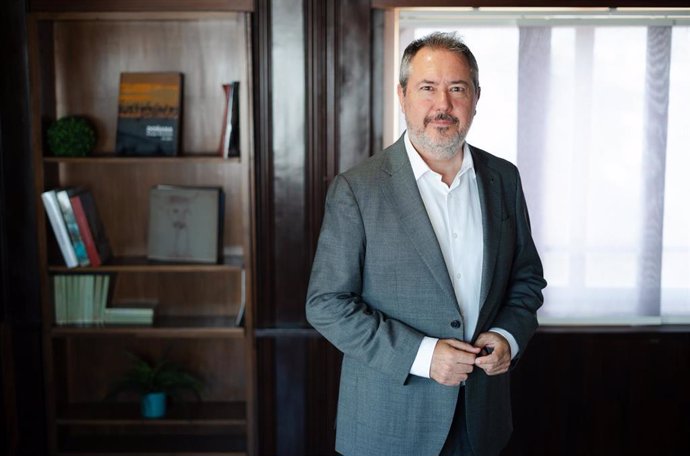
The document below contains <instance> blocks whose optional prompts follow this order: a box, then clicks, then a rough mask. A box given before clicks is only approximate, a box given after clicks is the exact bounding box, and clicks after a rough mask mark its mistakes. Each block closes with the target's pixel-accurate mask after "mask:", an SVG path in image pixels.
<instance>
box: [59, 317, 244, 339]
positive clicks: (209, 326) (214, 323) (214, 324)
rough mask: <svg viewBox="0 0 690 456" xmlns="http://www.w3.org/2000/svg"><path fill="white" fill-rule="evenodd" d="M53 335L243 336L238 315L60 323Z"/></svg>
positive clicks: (61, 336) (60, 336)
mask: <svg viewBox="0 0 690 456" xmlns="http://www.w3.org/2000/svg"><path fill="white" fill-rule="evenodd" d="M51 334H52V336H53V337H58V338H64V337H113V336H134V337H150V338H243V337H244V336H245V329H244V328H243V327H238V326H235V317H234V316H232V317H156V318H155V319H154V322H153V324H151V325H134V324H132V325H124V324H117V325H116V324H105V325H59V326H53V327H52V329H51Z"/></svg>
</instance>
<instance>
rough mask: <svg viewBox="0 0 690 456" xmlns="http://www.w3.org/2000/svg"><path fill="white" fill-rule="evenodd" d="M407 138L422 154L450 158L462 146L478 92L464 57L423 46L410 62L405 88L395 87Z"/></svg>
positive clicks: (470, 122)
mask: <svg viewBox="0 0 690 456" xmlns="http://www.w3.org/2000/svg"><path fill="white" fill-rule="evenodd" d="M398 98H399V99H400V105H401V106H402V110H403V112H404V114H405V120H406V122H407V132H408V135H409V137H410V141H411V142H412V144H413V145H414V146H415V148H417V149H418V151H419V152H420V153H422V155H426V154H429V155H430V157H429V158H435V159H449V158H452V157H454V156H455V155H456V154H457V153H458V152H459V151H460V150H461V148H462V145H463V143H464V141H465V137H466V136H467V132H468V131H469V129H470V126H471V125H472V119H473V118H474V114H475V108H476V107H477V101H478V100H479V92H478V90H475V87H474V85H473V84H472V75H471V73H470V67H469V65H468V64H467V61H466V59H465V58H464V57H461V56H458V55H457V54H455V53H453V52H450V51H447V50H444V49H431V48H422V49H420V50H419V51H418V52H417V54H416V55H415V56H414V57H413V58H412V61H411V62H410V72H409V77H408V80H407V90H406V93H404V94H403V90H402V87H400V86H398Z"/></svg>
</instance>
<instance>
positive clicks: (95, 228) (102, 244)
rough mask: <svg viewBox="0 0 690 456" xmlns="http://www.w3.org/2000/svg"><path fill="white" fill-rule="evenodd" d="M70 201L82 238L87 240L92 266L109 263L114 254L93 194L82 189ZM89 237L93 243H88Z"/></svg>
mask: <svg viewBox="0 0 690 456" xmlns="http://www.w3.org/2000/svg"><path fill="white" fill-rule="evenodd" d="M70 201H71V202H72V208H73V209H74V214H75V216H76V218H77V223H78V225H79V230H80V231H83V236H82V237H83V238H84V239H85V244H86V250H87V253H88V255H89V260H90V261H91V265H92V266H99V265H100V264H102V263H104V262H106V261H108V259H109V258H110V256H111V255H112V252H111V249H110V242H109V241H108V236H107V235H106V232H105V227H104V226H103V221H102V220H101V217H100V216H99V214H98V209H97V208H96V201H95V200H94V198H93V194H92V193H91V192H90V191H89V190H86V189H81V190H80V191H79V192H77V193H75V194H73V195H72V196H71V197H70ZM89 237H90V238H91V242H88V241H87V240H88V238H89ZM94 259H95V261H94Z"/></svg>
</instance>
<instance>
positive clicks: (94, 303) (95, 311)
mask: <svg viewBox="0 0 690 456" xmlns="http://www.w3.org/2000/svg"><path fill="white" fill-rule="evenodd" d="M109 288H110V276H109V275H105V274H74V275H62V274H60V275H54V276H53V293H54V302H55V323H56V324H58V325H74V324H82V325H91V324H102V323H105V317H106V304H107V302H108V291H109Z"/></svg>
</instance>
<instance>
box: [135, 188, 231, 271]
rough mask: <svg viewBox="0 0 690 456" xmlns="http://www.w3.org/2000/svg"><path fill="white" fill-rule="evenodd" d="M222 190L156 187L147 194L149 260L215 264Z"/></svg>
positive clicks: (219, 247)
mask: <svg viewBox="0 0 690 456" xmlns="http://www.w3.org/2000/svg"><path fill="white" fill-rule="evenodd" d="M224 206H225V205H224V193H223V189H222V188H221V187H184V186H176V185H157V186H155V187H153V188H152V189H151V191H150V193H149V234H148V258H149V259H151V260H161V261H183V262H200V263H217V262H218V261H219V260H220V254H221V251H222V245H223V243H222V238H223V208H224Z"/></svg>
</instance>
